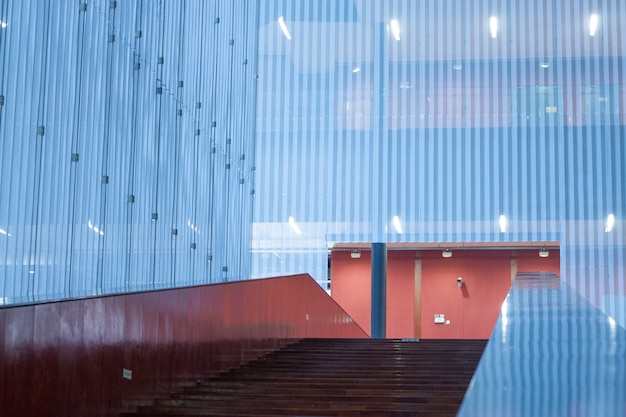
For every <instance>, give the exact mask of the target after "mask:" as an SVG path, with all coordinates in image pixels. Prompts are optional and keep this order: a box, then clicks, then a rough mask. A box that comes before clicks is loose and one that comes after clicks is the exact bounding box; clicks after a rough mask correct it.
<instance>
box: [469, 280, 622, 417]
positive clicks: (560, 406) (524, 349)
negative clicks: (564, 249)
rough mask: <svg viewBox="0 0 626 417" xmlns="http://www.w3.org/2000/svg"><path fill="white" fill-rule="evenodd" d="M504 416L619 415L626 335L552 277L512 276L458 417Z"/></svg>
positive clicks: (594, 308) (581, 416)
mask: <svg viewBox="0 0 626 417" xmlns="http://www.w3.org/2000/svg"><path fill="white" fill-rule="evenodd" d="M509 416H515V417H537V416H546V417H552V416H554V417H561V416H562V417H586V416H589V417H591V416H594V417H595V416H602V417H624V416H626V330H625V329H624V328H623V327H620V325H619V324H617V322H616V321H615V320H614V319H613V318H611V317H609V316H607V315H605V314H604V313H602V312H601V311H600V310H598V309H597V308H596V307H594V306H593V305H592V304H591V303H589V301H587V300H586V299H584V298H583V297H581V296H580V295H579V294H577V293H576V292H575V291H574V290H573V289H572V288H570V287H569V286H568V285H567V284H566V283H565V282H563V281H560V280H559V278H558V277H557V276H556V275H551V274H518V275H517V277H516V278H515V280H514V282H513V286H512V288H511V291H510V293H509V295H508V296H507V298H506V301H505V302H504V304H503V306H502V312H501V314H500V317H499V319H498V322H497V323H496V327H495V328H494V331H493V333H492V335H491V338H490V339H489V343H488V345H487V348H486V349H485V353H484V354H483V357H482V359H481V361H480V365H479V366H478V368H477V370H476V374H475V375H474V377H473V381H472V384H471V388H470V389H469V390H468V391H467V394H466V397H465V399H464V400H463V405H462V407H461V410H460V412H459V417H509Z"/></svg>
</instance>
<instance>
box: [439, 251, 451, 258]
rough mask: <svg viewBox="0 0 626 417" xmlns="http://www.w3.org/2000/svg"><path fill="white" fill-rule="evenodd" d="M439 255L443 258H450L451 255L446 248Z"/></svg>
mask: <svg viewBox="0 0 626 417" xmlns="http://www.w3.org/2000/svg"><path fill="white" fill-rule="evenodd" d="M441 256H442V257H444V258H451V257H452V251H449V250H448V249H446V250H444V251H443V252H441Z"/></svg>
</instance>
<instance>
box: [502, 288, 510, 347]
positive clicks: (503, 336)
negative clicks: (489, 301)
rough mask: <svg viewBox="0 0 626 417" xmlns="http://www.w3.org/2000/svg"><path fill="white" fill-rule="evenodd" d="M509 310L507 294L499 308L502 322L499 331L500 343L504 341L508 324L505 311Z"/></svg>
mask: <svg viewBox="0 0 626 417" xmlns="http://www.w3.org/2000/svg"><path fill="white" fill-rule="evenodd" d="M508 311H509V300H508V296H507V298H505V299H504V303H502V308H501V309H500V322H501V323H502V327H501V331H502V343H506V331H507V326H508V324H509V317H508V316H507V313H508Z"/></svg>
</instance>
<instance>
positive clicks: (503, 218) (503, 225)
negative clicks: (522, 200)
mask: <svg viewBox="0 0 626 417" xmlns="http://www.w3.org/2000/svg"><path fill="white" fill-rule="evenodd" d="M498 223H499V224H500V232H501V233H504V232H506V216H505V215H504V214H501V215H500V218H499V219H498Z"/></svg>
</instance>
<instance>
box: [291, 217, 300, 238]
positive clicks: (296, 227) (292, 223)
mask: <svg viewBox="0 0 626 417" xmlns="http://www.w3.org/2000/svg"><path fill="white" fill-rule="evenodd" d="M289 226H291V229H292V230H293V231H294V232H296V234H299V235H301V234H302V231H301V230H300V228H299V227H298V223H296V219H294V218H293V216H289Z"/></svg>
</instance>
